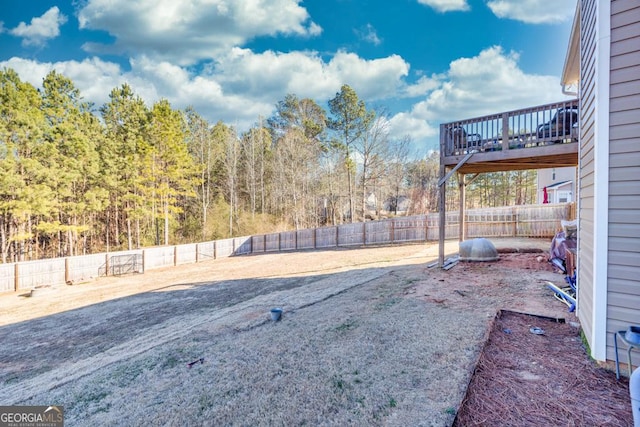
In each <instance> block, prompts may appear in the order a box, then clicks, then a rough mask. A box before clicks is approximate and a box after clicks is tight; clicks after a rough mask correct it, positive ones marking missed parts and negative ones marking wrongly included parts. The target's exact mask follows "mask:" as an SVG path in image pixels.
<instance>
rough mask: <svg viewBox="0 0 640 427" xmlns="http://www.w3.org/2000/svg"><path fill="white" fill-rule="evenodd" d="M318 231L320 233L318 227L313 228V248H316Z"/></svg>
mask: <svg viewBox="0 0 640 427" xmlns="http://www.w3.org/2000/svg"><path fill="white" fill-rule="evenodd" d="M317 233H318V229H317V228H314V229H313V249H316V239H317V237H316V234H317Z"/></svg>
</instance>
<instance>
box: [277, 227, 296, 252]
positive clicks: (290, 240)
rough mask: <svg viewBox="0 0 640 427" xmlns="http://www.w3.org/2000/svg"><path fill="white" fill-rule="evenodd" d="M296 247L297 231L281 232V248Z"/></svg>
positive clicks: (292, 248)
mask: <svg viewBox="0 0 640 427" xmlns="http://www.w3.org/2000/svg"><path fill="white" fill-rule="evenodd" d="M295 249H296V232H295V231H283V232H281V233H280V250H281V251H293V250H295Z"/></svg>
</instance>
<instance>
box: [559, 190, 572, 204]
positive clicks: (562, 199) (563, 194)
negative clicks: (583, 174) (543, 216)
mask: <svg viewBox="0 0 640 427" xmlns="http://www.w3.org/2000/svg"><path fill="white" fill-rule="evenodd" d="M570 201H571V191H558V203H569V202H570Z"/></svg>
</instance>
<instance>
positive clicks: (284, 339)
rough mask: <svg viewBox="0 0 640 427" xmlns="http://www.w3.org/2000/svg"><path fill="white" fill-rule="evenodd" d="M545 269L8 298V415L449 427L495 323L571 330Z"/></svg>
mask: <svg viewBox="0 0 640 427" xmlns="http://www.w3.org/2000/svg"><path fill="white" fill-rule="evenodd" d="M494 243H495V244H496V246H497V247H502V246H508V247H515V246H521V247H531V246H534V247H540V248H541V249H546V248H547V247H548V243H547V242H546V241H524V242H523V241H520V242H514V241H510V240H507V241H501V240H500V241H499V240H494ZM456 251H457V243H455V242H452V243H448V246H447V252H449V253H452V252H456ZM537 255H538V254H531V253H524V254H519V255H513V254H503V255H501V260H500V261H498V262H494V263H481V264H459V265H457V266H456V267H454V268H453V269H451V270H449V271H443V270H440V269H438V268H428V267H427V264H428V262H430V261H432V260H434V259H435V258H436V256H437V245H435V244H430V245H424V244H421V245H407V246H385V247H375V248H357V249H339V250H329V251H308V252H298V253H281V254H265V255H255V256H243V257H234V258H228V259H221V260H215V261H207V262H203V263H200V264H197V265H184V266H179V267H174V268H169V269H163V270H154V271H150V272H147V273H145V274H144V275H138V276H126V277H117V278H106V279H100V280H98V281H96V282H92V283H86V284H80V285H74V286H64V287H58V288H51V289H49V290H42V291H41V292H38V293H36V296H34V297H32V298H24V297H20V296H17V295H15V294H8V295H2V296H0V341H1V342H2V343H3V345H2V346H1V347H0V382H1V383H2V387H0V403H2V404H4V405H7V404H21V405H27V404H37V405H62V406H64V409H65V421H66V422H67V424H68V425H140V426H143V425H144V426H149V425H163V426H165V425H176V426H177V425H180V426H183V425H247V426H260V425H265V426H266V425H269V426H272V425H314V426H315V425H340V426H344V425H363V426H364V425H390V426H396V425H397V426H408V425H411V426H421V425H423V426H449V425H451V424H452V423H453V420H454V418H455V416H456V412H457V410H458V408H459V407H460V404H461V402H462V400H463V398H464V396H465V392H466V389H467V385H468V384H469V381H470V380H471V375H472V372H473V370H474V367H475V365H476V362H477V360H478V358H479V355H480V352H481V350H482V348H483V346H484V343H485V341H486V339H487V336H488V333H489V329H490V326H491V324H492V321H493V319H494V317H495V314H496V312H497V310H499V309H509V310H514V311H520V312H527V313H533V314H538V315H545V316H552V317H568V316H569V314H568V313H567V311H566V307H565V306H563V305H562V304H561V303H559V302H558V301H557V300H555V299H554V298H552V297H551V295H550V292H549V291H547V290H546V289H545V287H544V282H545V281H546V280H553V281H556V282H557V283H561V281H562V277H561V276H560V275H558V274H555V273H553V272H552V271H551V269H550V267H549V266H548V264H547V263H545V262H542V263H540V262H538V261H537V260H536V257H537ZM273 307H282V308H283V310H284V313H283V317H282V320H281V321H279V322H273V321H271V320H270V317H269V310H270V309H271V308H273ZM201 359H202V361H200V360H201ZM196 361H197V363H193V364H191V363H192V362H196Z"/></svg>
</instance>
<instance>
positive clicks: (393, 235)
mask: <svg viewBox="0 0 640 427" xmlns="http://www.w3.org/2000/svg"><path fill="white" fill-rule="evenodd" d="M395 242H396V219H395V218H391V243H392V244H393V243H395Z"/></svg>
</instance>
